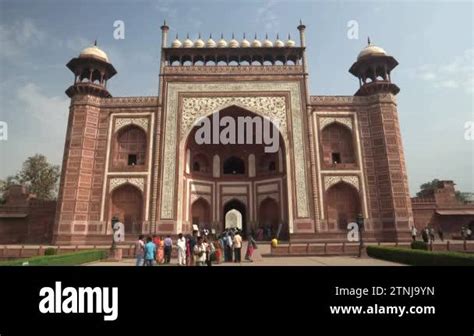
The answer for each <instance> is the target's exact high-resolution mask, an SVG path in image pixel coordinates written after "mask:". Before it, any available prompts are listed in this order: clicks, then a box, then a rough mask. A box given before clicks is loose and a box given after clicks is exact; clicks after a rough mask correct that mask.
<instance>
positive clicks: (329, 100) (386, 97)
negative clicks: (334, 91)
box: [310, 93, 396, 106]
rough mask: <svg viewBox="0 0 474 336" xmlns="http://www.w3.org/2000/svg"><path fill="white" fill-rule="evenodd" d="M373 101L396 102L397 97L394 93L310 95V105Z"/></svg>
mask: <svg viewBox="0 0 474 336" xmlns="http://www.w3.org/2000/svg"><path fill="white" fill-rule="evenodd" d="M371 103H393V104H396V99H395V96H394V95H393V94H387V93H381V94H374V95H371V96H310V105H315V106H341V105H368V104H371Z"/></svg>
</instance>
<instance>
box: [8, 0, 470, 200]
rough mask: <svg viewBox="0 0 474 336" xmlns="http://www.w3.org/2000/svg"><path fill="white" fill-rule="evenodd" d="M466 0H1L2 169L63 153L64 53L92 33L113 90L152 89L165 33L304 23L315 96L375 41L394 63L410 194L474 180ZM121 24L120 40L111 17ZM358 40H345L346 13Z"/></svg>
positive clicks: (349, 83)
mask: <svg viewBox="0 0 474 336" xmlns="http://www.w3.org/2000/svg"><path fill="white" fill-rule="evenodd" d="M473 11H474V5H473V2H472V1H463V2H455V1H449V2H448V1H445V2H444V1H443V2H442V1H395V2H392V1H391V2H388V1H331V2H329V1H298V0H296V1H257V0H252V1H236V0H234V1H208V0H204V1H203V0H199V1H183V0H182V1H179V0H178V1H176V0H175V1H112V0H110V1H108V0H107V1H104V0H95V1H31V0H30V1H24V0H14V1H13V0H8V1H6V0H0V76H1V79H2V80H1V81H0V103H1V104H0V121H6V122H7V123H8V136H9V137H8V141H1V142H0V158H1V161H0V162H1V163H0V178H4V177H6V176H7V175H10V174H13V173H15V172H16V171H17V170H18V169H19V168H20V166H21V163H22V162H23V161H24V160H25V159H26V158H27V157H28V156H30V155H33V154H35V153H43V154H45V155H46V156H47V157H48V158H49V159H50V161H52V162H53V163H57V164H60V163H61V160H62V156H63V150H64V136H65V131H66V123H67V114H68V102H69V99H68V97H67V96H66V94H65V93H64V91H65V90H66V88H67V87H68V86H69V85H70V84H71V83H72V81H73V75H72V73H71V72H70V71H69V70H68V69H67V68H66V66H65V64H66V63H67V62H68V61H69V60H70V59H71V58H73V57H76V56H77V55H78V54H79V52H80V51H81V49H83V48H84V47H87V46H89V45H90V44H91V43H92V42H93V41H94V40H95V39H97V40H98V44H99V46H100V48H102V49H103V50H104V51H106V52H107V53H108V55H109V58H110V60H111V62H112V63H113V64H114V66H115V68H116V69H117V71H118V75H116V76H115V77H114V78H113V79H112V80H111V81H110V82H109V90H110V92H111V93H112V95H113V96H141V95H157V91H158V69H159V64H158V63H159V53H160V41H161V32H160V30H159V27H160V25H161V24H162V23H163V20H164V19H166V20H167V22H168V24H169V25H170V27H171V31H170V34H171V38H172V39H174V36H175V34H176V33H177V32H178V33H179V34H180V37H182V38H184V37H185V36H186V34H187V33H189V34H190V37H191V38H196V37H197V35H198V33H199V32H201V33H202V34H203V37H205V38H207V37H208V36H209V33H212V34H213V36H214V37H215V38H218V37H220V34H221V33H224V36H225V37H226V38H227V39H230V37H231V35H232V32H234V33H235V34H236V37H239V38H241V36H242V33H244V32H246V33H247V36H248V37H251V38H253V35H254V33H255V32H256V33H257V34H258V36H259V37H260V38H262V39H263V38H264V36H265V33H268V34H269V36H270V37H271V38H272V39H274V38H275V37H276V33H280V37H281V38H286V37H287V34H288V33H291V34H292V37H293V39H295V40H298V39H297V36H298V31H297V29H296V26H297V25H298V22H299V19H300V18H301V19H302V20H303V22H304V23H305V24H306V26H307V35H306V36H307V47H308V48H307V49H308V58H309V72H310V88H311V94H313V95H352V94H354V92H355V91H356V90H357V88H358V81H357V79H356V78H355V77H353V76H352V75H350V74H349V72H348V69H349V67H350V66H351V65H352V63H353V62H354V61H355V58H356V56H357V54H358V52H359V51H360V50H361V49H362V48H363V47H365V46H366V43H367V42H366V40H367V35H370V37H371V40H372V43H373V44H376V45H379V46H381V47H383V48H384V49H385V50H386V51H387V52H388V53H389V54H391V55H393V56H394V57H395V58H396V59H397V60H398V61H399V63H400V65H399V66H398V67H397V68H396V69H395V70H394V72H393V73H392V81H394V82H395V83H396V84H397V85H398V86H399V87H400V88H401V92H400V93H399V95H398V96H397V97H398V103H399V108H398V111H399V116H400V123H401V130H402V136H403V143H404V149H405V158H406V162H407V169H408V176H409V183H410V193H411V194H414V193H415V192H416V191H417V190H418V187H419V185H420V184H421V183H423V182H425V181H428V180H431V179H433V178H440V179H452V180H454V181H455V182H456V183H457V184H458V188H459V189H461V190H463V191H474V154H473V153H474V150H473V147H474V141H467V140H465V139H464V125H465V122H466V121H469V120H474V38H473V37H474V36H473V34H474V33H473V32H474V20H473V19H474V18H473V16H474V14H473ZM115 20H122V21H124V23H125V39H124V40H115V39H114V38H113V30H114V27H113V23H114V21H115ZM351 20H356V21H357V22H358V24H359V39H348V37H347V30H348V27H347V25H348V22H349V21H351Z"/></svg>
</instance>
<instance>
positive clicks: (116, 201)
mask: <svg viewBox="0 0 474 336" xmlns="http://www.w3.org/2000/svg"><path fill="white" fill-rule="evenodd" d="M110 199H111V204H110V218H112V217H114V216H115V217H117V218H118V219H119V220H120V221H121V222H122V223H123V224H124V226H125V233H126V234H138V233H141V231H142V221H143V218H142V213H143V197H142V193H141V191H140V190H139V189H138V188H136V187H135V186H133V185H131V184H124V185H122V186H120V187H118V188H116V189H114V190H113V191H112V197H111V198H110Z"/></svg>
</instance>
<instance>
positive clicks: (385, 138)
mask: <svg viewBox="0 0 474 336" xmlns="http://www.w3.org/2000/svg"><path fill="white" fill-rule="evenodd" d="M397 65H398V62H397V60H396V59H395V58H394V57H392V56H389V55H388V54H387V52H386V51H385V50H384V49H382V48H380V47H377V46H375V45H372V44H371V43H370V39H369V41H368V45H367V47H365V48H364V49H363V50H362V51H361V52H360V53H359V55H358V57H357V60H356V62H355V63H354V64H353V65H352V66H351V68H350V69H349V72H350V73H351V74H353V75H354V76H356V77H357V78H358V79H359V85H360V86H359V89H358V90H357V92H356V93H355V96H360V102H361V103H362V105H361V106H360V107H359V110H358V112H357V114H358V118H359V121H360V134H361V135H360V143H361V145H362V160H363V166H364V170H365V178H366V181H365V183H366V186H367V203H368V225H367V229H368V230H369V231H370V230H373V232H374V235H375V237H376V238H377V239H378V240H386V241H393V240H400V239H402V240H403V239H408V232H409V226H410V225H412V224H413V214H412V207H411V201H410V195H409V190H408V177H407V171H406V166H405V157H404V153H403V144H402V138H401V132H400V123H399V119H398V110H397V102H396V99H395V95H396V94H397V93H398V92H399V91H400V89H399V88H398V86H397V85H395V84H393V83H392V80H391V72H392V70H393V69H394V68H395V67H396V66H397Z"/></svg>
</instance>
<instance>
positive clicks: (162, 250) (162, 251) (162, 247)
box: [157, 236, 165, 264]
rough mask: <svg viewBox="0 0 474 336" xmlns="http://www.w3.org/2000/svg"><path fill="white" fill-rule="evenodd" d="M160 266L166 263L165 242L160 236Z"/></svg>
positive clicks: (158, 254)
mask: <svg viewBox="0 0 474 336" xmlns="http://www.w3.org/2000/svg"><path fill="white" fill-rule="evenodd" d="M157 256H158V257H157V258H158V264H163V262H164V261H165V241H164V239H163V237H161V236H160V245H158V253H157Z"/></svg>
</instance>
